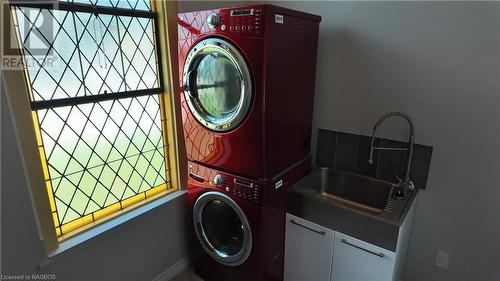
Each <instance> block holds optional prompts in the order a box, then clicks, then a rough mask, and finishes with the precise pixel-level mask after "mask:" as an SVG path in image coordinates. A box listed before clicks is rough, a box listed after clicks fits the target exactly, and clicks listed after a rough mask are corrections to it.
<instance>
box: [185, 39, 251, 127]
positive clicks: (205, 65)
mask: <svg viewBox="0 0 500 281" xmlns="http://www.w3.org/2000/svg"><path fill="white" fill-rule="evenodd" d="M183 77H184V78H183V84H184V95H185V98H186V101H187V103H188V106H189V109H190V110H191V112H192V113H193V115H194V117H195V118H196V119H197V120H198V121H199V122H200V123H201V124H203V125H204V126H205V127H207V128H209V129H211V130H214V131H228V130H231V129H234V128H236V127H237V126H238V125H239V124H240V123H241V122H242V121H243V119H244V118H245V116H246V114H247V113H248V110H249V108H250V102H251V99H252V87H251V78H250V71H249V69H248V66H247V63H246V62H245V59H244V58H243V56H242V55H241V53H240V52H239V51H238V50H237V49H236V48H235V47H234V46H233V45H232V44H230V43H229V42H227V41H225V40H223V39H219V38H209V39H205V40H202V41H200V42H199V43H197V44H196V45H194V46H193V47H192V48H191V51H190V52H189V54H188V56H187V58H186V62H185V65H184V73H183Z"/></svg>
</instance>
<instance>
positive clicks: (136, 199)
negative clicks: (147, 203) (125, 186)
mask: <svg viewBox="0 0 500 281" xmlns="http://www.w3.org/2000/svg"><path fill="white" fill-rule="evenodd" d="M144 199H146V196H145V194H144V193H139V194H137V195H135V196H132V197H130V198H128V199H125V200H123V201H122V208H124V209H125V208H127V207H128V206H130V205H133V204H135V203H137V202H140V201H142V200H144Z"/></svg>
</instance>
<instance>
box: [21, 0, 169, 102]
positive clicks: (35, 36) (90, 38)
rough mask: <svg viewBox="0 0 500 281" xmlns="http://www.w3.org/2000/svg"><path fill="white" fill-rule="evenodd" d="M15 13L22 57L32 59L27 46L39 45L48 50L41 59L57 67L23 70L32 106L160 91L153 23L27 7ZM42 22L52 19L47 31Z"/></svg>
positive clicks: (151, 20) (148, 19)
mask: <svg viewBox="0 0 500 281" xmlns="http://www.w3.org/2000/svg"><path fill="white" fill-rule="evenodd" d="M16 14H17V18H18V22H19V33H20V34H19V35H20V38H21V41H22V44H23V46H24V53H25V56H26V57H27V58H29V59H31V60H30V61H35V59H37V57H35V55H33V51H32V50H31V47H30V46H33V45H35V44H28V43H31V40H40V41H42V42H40V44H44V45H47V46H50V48H48V49H47V53H46V55H45V57H44V58H43V59H44V60H46V59H48V58H49V56H50V58H51V59H52V60H55V61H56V63H57V64H56V65H55V66H52V67H50V69H46V68H45V67H42V64H37V63H33V64H29V65H28V66H27V68H28V72H29V76H30V80H31V81H30V82H31V88H32V93H33V101H40V100H51V99H62V98H71V97H77V96H86V95H98V94H106V93H116V92H125V91H133V90H144V89H151V88H157V87H159V81H158V75H157V72H158V71H157V57H156V48H155V36H156V35H155V34H154V27H153V21H154V20H153V19H151V18H139V17H128V16H119V15H106V14H101V15H97V16H95V15H93V14H91V13H83V12H70V11H61V10H50V9H36V8H27V7H18V8H16ZM41 19H43V20H48V19H52V21H53V26H52V27H53V28H52V30H49V29H48V28H40V27H39V26H38V25H37V24H36V23H37V20H41ZM35 46H36V45H35Z"/></svg>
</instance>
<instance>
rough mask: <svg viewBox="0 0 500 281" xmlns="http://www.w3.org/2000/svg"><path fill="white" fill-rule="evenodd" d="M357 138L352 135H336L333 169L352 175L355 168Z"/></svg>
mask: <svg viewBox="0 0 500 281" xmlns="http://www.w3.org/2000/svg"><path fill="white" fill-rule="evenodd" d="M357 148H358V136H356V135H353V134H345V133H342V134H337V148H336V149H335V157H334V162H335V164H334V167H335V168H336V169H339V170H343V171H347V172H351V173H354V171H355V168H356V151H357Z"/></svg>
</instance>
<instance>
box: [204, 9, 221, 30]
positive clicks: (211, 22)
mask: <svg viewBox="0 0 500 281" xmlns="http://www.w3.org/2000/svg"><path fill="white" fill-rule="evenodd" d="M207 23H208V26H209V27H210V28H212V29H214V28H215V27H217V25H219V23H220V18H219V15H218V14H217V13H211V14H209V15H208V17H207Z"/></svg>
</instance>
